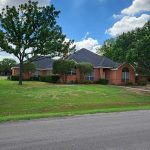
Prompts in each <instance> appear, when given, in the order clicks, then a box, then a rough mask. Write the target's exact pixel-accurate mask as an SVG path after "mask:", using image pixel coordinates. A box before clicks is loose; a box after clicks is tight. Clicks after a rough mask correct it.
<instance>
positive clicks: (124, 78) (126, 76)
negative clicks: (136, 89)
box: [122, 68, 129, 83]
mask: <svg viewBox="0 0 150 150" xmlns="http://www.w3.org/2000/svg"><path fill="white" fill-rule="evenodd" d="M122 81H123V82H125V83H127V82H129V69H128V68H123V69H122Z"/></svg>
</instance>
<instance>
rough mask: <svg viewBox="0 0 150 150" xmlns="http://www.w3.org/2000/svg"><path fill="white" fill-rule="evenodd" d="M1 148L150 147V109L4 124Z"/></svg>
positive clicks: (104, 149) (90, 149) (121, 149)
mask: <svg viewBox="0 0 150 150" xmlns="http://www.w3.org/2000/svg"><path fill="white" fill-rule="evenodd" d="M0 150H150V111H132V112H121V113H103V114H95V115H83V116H76V117H67V118H56V119H40V120H31V121H19V122H8V123H1V124H0Z"/></svg>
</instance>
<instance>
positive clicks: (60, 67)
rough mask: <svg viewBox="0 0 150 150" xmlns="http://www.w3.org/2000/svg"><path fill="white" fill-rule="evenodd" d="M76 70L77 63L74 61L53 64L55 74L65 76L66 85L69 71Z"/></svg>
mask: <svg viewBox="0 0 150 150" xmlns="http://www.w3.org/2000/svg"><path fill="white" fill-rule="evenodd" d="M72 68H75V62H74V61H72V60H63V59H59V60H56V61H54V63H53V73H54V74H60V75H63V81H64V83H66V80H67V75H68V73H69V71H70V70H71V69H72Z"/></svg>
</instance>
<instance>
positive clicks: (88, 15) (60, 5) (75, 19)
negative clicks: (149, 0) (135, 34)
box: [52, 0, 132, 44]
mask: <svg viewBox="0 0 150 150" xmlns="http://www.w3.org/2000/svg"><path fill="white" fill-rule="evenodd" d="M52 3H53V4H54V5H55V7H56V9H58V10H61V14H60V18H59V19H58V23H59V24H60V25H61V26H62V28H63V31H64V32H65V33H66V35H67V37H68V38H71V39H74V40H75V41H80V40H82V38H84V37H85V35H86V33H89V35H88V36H89V37H92V38H94V39H97V40H98V42H99V43H100V44H102V43H103V42H104V40H106V39H108V38H110V36H109V35H108V34H105V31H106V29H108V28H110V27H111V26H112V25H113V24H114V23H115V21H116V19H114V18H113V14H116V13H119V12H120V11H121V10H122V9H123V8H126V7H128V6H129V5H131V3H132V1H131V0H52Z"/></svg>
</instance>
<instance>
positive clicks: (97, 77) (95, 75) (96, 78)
mask: <svg viewBox="0 0 150 150" xmlns="http://www.w3.org/2000/svg"><path fill="white" fill-rule="evenodd" d="M93 76H94V81H97V80H99V79H100V68H94V73H93Z"/></svg>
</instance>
